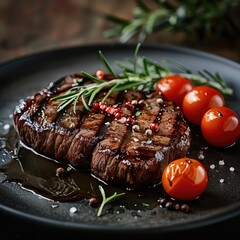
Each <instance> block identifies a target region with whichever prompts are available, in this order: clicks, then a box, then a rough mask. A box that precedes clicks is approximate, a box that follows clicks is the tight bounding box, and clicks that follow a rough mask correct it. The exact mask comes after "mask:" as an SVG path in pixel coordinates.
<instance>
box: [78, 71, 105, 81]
mask: <svg viewBox="0 0 240 240" xmlns="http://www.w3.org/2000/svg"><path fill="white" fill-rule="evenodd" d="M82 74H83V75H84V76H85V77H87V78H89V79H91V80H93V81H94V82H96V83H102V82H105V81H103V80H102V79H99V78H97V77H95V76H93V75H92V74H90V73H87V72H84V71H82Z"/></svg>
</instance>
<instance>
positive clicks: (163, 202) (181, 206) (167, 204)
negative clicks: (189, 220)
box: [158, 197, 190, 213]
mask: <svg viewBox="0 0 240 240" xmlns="http://www.w3.org/2000/svg"><path fill="white" fill-rule="evenodd" d="M158 203H159V205H160V206H161V207H164V208H166V209H168V210H173V211H182V212H186V213H187V212H189V211H190V207H189V205H188V204H186V203H179V202H176V201H174V200H169V199H168V198H166V197H162V198H160V199H158Z"/></svg>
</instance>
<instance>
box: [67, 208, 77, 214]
mask: <svg viewBox="0 0 240 240" xmlns="http://www.w3.org/2000/svg"><path fill="white" fill-rule="evenodd" d="M76 211H77V208H76V207H71V208H70V209H69V212H70V213H75V212H76Z"/></svg>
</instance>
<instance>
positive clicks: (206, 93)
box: [182, 85, 225, 126]
mask: <svg viewBox="0 0 240 240" xmlns="http://www.w3.org/2000/svg"><path fill="white" fill-rule="evenodd" d="M222 106H225V100H224V97H223V95H222V94H221V93H220V92H219V91H218V90H217V89H215V88H213V87H210V86H205V85H202V86H196V87H193V89H192V90H191V91H190V92H188V93H187V94H186V95H185V97H184V98H183V103H182V111H183V114H184V116H185V118H186V119H187V120H188V121H190V122H192V123H193V124H196V125H199V126H200V125H201V121H202V117H203V115H204V113H205V112H206V111H207V110H209V109H210V108H213V107H222Z"/></svg>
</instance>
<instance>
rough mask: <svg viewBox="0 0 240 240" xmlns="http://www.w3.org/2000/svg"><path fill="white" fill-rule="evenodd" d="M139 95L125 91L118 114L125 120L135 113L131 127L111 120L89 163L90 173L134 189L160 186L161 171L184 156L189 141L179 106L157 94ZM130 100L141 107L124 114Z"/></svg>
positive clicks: (188, 133)
mask: <svg viewBox="0 0 240 240" xmlns="http://www.w3.org/2000/svg"><path fill="white" fill-rule="evenodd" d="M139 95H140V94H138V95H137V94H136V92H131V91H128V92H127V93H125V96H124V98H123V99H124V100H123V105H122V112H124V114H125V115H126V116H127V117H130V116H132V115H134V114H135V121H134V123H133V125H130V126H128V125H127V124H126V123H122V122H121V121H112V122H111V125H110V126H109V128H108V130H107V132H106V135H105V136H104V139H103V140H102V141H100V142H99V143H98V144H97V146H96V148H95V149H94V152H93V156H92V162H91V168H92V172H93V173H94V174H95V175H96V176H98V177H99V178H100V179H102V180H104V181H106V182H114V183H117V184H121V185H125V186H128V187H129V186H132V187H135V188H136V187H140V186H141V187H142V186H144V185H145V186H148V185H154V184H158V183H160V181H161V176H162V172H163V169H164V168H165V167H166V166H167V164H168V163H169V162H170V161H172V160H174V159H176V158H180V157H183V156H185V155H186V154H187V152H188V150H189V147H190V140H191V132H190V128H189V126H188V125H187V123H186V121H185V120H184V118H183V116H182V113H181V111H180V109H179V107H176V106H175V105H174V104H173V103H172V102H168V101H165V100H164V99H163V97H162V96H161V95H159V93H154V94H152V95H151V96H147V95H146V94H143V93H141V98H140V99H139V98H138V97H139ZM136 96H137V98H136ZM132 100H137V101H139V100H140V101H141V102H145V105H144V106H143V107H142V108H140V109H138V108H135V109H133V111H135V112H130V111H126V107H125V106H124V102H127V101H132ZM152 124H154V125H152ZM151 126H152V127H151ZM151 128H152V129H151ZM156 128H157V129H156Z"/></svg>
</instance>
